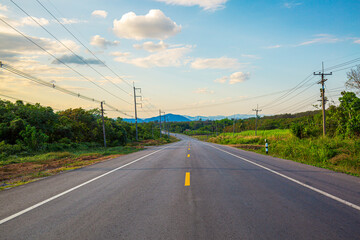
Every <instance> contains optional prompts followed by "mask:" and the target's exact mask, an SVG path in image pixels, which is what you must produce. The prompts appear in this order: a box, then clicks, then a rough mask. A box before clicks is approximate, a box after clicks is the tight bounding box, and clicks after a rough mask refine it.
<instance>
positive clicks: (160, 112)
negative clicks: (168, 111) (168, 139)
mask: <svg viewBox="0 0 360 240" xmlns="http://www.w3.org/2000/svg"><path fill="white" fill-rule="evenodd" d="M162 113H164V114H165V112H162V111H161V109H159V116H160V117H159V119H160V122H159V123H160V138H161V114H162Z"/></svg>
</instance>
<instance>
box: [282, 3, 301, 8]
mask: <svg viewBox="0 0 360 240" xmlns="http://www.w3.org/2000/svg"><path fill="white" fill-rule="evenodd" d="M302 4H303V3H301V2H286V3H284V5H283V6H284V7H285V8H294V7H297V6H300V5H302Z"/></svg>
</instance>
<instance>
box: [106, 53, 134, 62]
mask: <svg viewBox="0 0 360 240" xmlns="http://www.w3.org/2000/svg"><path fill="white" fill-rule="evenodd" d="M110 55H111V56H115V57H116V58H115V61H117V62H127V61H128V60H129V57H130V55H131V53H129V52H112V53H110Z"/></svg>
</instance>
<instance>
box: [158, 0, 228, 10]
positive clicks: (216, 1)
mask: <svg viewBox="0 0 360 240" xmlns="http://www.w3.org/2000/svg"><path fill="white" fill-rule="evenodd" d="M157 1H158V2H164V3H166V4H171V5H180V6H195V5H198V6H199V7H201V8H203V9H204V10H209V11H215V10H218V9H222V8H224V7H225V3H226V2H227V1H228V0H157Z"/></svg>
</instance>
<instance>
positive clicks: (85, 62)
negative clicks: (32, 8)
mask: <svg viewBox="0 0 360 240" xmlns="http://www.w3.org/2000/svg"><path fill="white" fill-rule="evenodd" d="M10 1H11V2H12V3H13V4H14V5H15V6H16V7H17V8H19V9H20V10H21V11H22V12H23V13H25V14H26V15H27V16H28V17H29V18H31V19H32V20H33V21H34V22H35V23H36V24H37V25H39V26H40V27H41V28H42V29H43V30H44V31H46V32H47V33H48V34H49V35H50V36H52V37H53V38H54V39H55V40H56V41H57V42H58V43H60V44H61V45H62V46H64V47H65V48H66V49H67V50H69V51H70V52H71V53H72V54H74V56H76V57H77V58H78V59H79V60H80V61H81V62H83V63H84V64H86V65H87V66H88V67H89V68H91V69H92V70H94V71H95V72H96V73H98V74H99V75H100V76H101V77H103V78H104V79H106V80H107V81H108V82H110V83H112V84H113V85H114V86H116V87H117V88H119V89H120V90H121V91H123V92H125V93H126V94H129V93H128V92H126V91H125V90H124V89H122V88H120V87H118V86H117V85H116V84H115V83H113V82H112V81H110V80H109V79H108V78H107V77H105V76H104V75H103V74H102V73H100V72H99V71H98V70H96V69H95V68H94V67H93V66H91V65H90V64H89V63H88V62H87V61H85V60H84V59H83V58H82V57H80V56H79V55H77V54H76V53H75V52H74V51H73V50H71V49H70V48H69V47H68V46H66V45H65V44H64V43H63V42H62V41H60V40H59V39H58V38H57V37H56V36H55V35H54V34H52V33H51V32H50V31H49V30H47V29H46V28H45V27H44V26H43V25H41V24H40V23H39V22H38V21H37V20H36V19H34V18H33V17H32V16H31V15H30V14H28V13H27V12H26V11H25V10H24V9H23V8H21V7H20V6H19V5H17V4H16V3H15V2H14V1H13V0H10ZM113 96H115V95H113ZM130 96H131V94H130ZM116 97H117V96H116ZM117 98H118V99H120V100H122V101H123V102H126V103H128V104H130V105H131V103H130V102H128V101H126V100H124V99H122V98H120V97H117Z"/></svg>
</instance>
